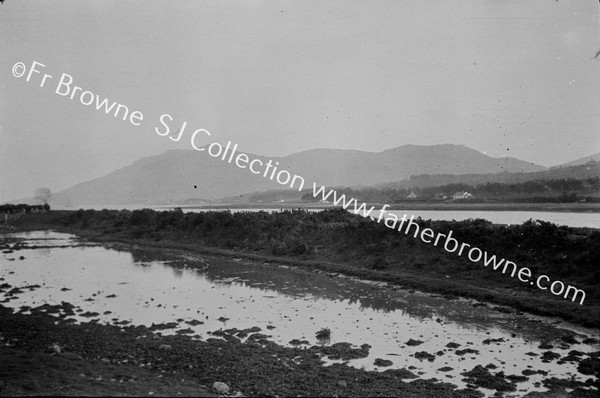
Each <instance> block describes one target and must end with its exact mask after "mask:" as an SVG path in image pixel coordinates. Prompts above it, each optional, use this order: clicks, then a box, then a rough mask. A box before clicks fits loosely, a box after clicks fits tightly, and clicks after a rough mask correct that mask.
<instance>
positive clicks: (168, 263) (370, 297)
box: [0, 231, 600, 394]
mask: <svg viewBox="0 0 600 398" xmlns="http://www.w3.org/2000/svg"><path fill="white" fill-rule="evenodd" d="M0 243H1V246H2V249H1V251H2V255H1V257H0V259H1V260H0V261H1V267H0V278H3V280H2V279H0V285H2V284H4V283H7V284H9V285H11V288H12V287H23V286H32V285H33V286H34V287H32V288H26V289H21V290H22V293H20V294H15V295H11V294H7V291H8V289H5V290H4V292H3V293H2V292H0V301H2V300H7V299H9V300H8V301H5V302H3V305H5V306H9V307H12V308H15V309H16V310H19V309H20V308H21V307H22V306H30V307H36V306H40V305H43V304H52V305H54V304H60V303H61V302H63V301H64V302H68V303H71V304H73V305H74V306H75V307H78V308H79V309H80V310H78V311H79V312H78V313H77V315H76V316H74V317H71V318H75V319H77V320H86V321H88V320H90V319H98V320H99V321H100V322H103V323H115V322H130V323H131V324H141V325H146V326H150V325H152V323H155V324H159V323H168V322H176V323H177V326H178V329H179V330H181V329H189V330H188V332H189V334H190V335H198V336H199V338H202V339H206V338H209V337H215V336H213V335H212V334H211V333H210V332H213V331H217V330H225V329H231V328H237V329H248V328H251V327H253V326H258V327H259V328H260V329H261V331H260V332H259V333H263V334H266V335H269V336H271V337H269V340H272V341H274V342H276V343H279V344H282V345H286V346H290V343H289V342H290V341H292V340H294V339H297V340H301V341H302V340H306V341H308V343H309V345H315V344H335V343H339V342H348V343H351V344H353V345H355V346H356V347H359V346H361V345H362V344H365V343H366V344H369V345H370V346H371V348H370V354H369V356H368V357H366V358H361V359H353V360H350V361H349V362H348V364H349V365H351V366H356V367H359V368H365V369H367V370H377V369H379V370H385V369H390V368H407V369H410V370H411V371H412V372H413V373H415V374H417V375H419V376H420V377H421V378H434V377H435V378H436V379H438V380H442V381H447V382H450V383H453V384H456V385H457V386H459V387H461V388H462V387H465V385H466V383H465V382H463V379H464V376H462V375H461V374H460V373H462V372H464V371H470V370H472V369H473V368H474V367H475V366H476V365H482V366H486V365H488V364H492V365H493V366H496V368H495V369H493V370H492V371H493V372H499V371H504V373H505V374H506V375H522V371H524V370H534V371H537V370H540V371H542V373H544V372H547V376H545V375H542V374H534V375H529V376H528V377H529V380H527V381H524V382H519V383H517V386H518V391H521V392H522V391H546V389H545V388H544V387H543V386H538V387H536V386H535V383H540V382H541V381H542V380H543V379H545V378H548V377H553V376H555V377H558V378H571V377H573V378H574V379H575V380H578V381H583V382H584V381H586V380H587V379H589V378H590V377H592V376H586V375H582V374H580V373H578V371H577V362H565V363H558V362H559V361H560V359H561V358H564V357H567V356H568V353H569V352H570V351H571V350H578V351H582V352H584V353H587V352H594V351H599V350H600V346H599V345H598V344H595V345H594V344H592V345H590V344H582V343H581V342H582V341H583V340H584V339H585V338H590V337H592V338H596V339H600V333H599V332H600V331H599V330H597V329H586V328H583V327H579V326H575V325H570V324H568V323H565V322H560V321H557V320H556V319H551V318H543V317H535V316H531V315H526V314H516V313H515V312H514V311H512V312H511V313H504V312H501V311H497V310H492V309H490V308H492V307H497V306H495V305H489V306H485V305H484V304H482V303H477V302H476V301H474V300H467V299H457V300H448V299H446V298H444V297H439V296H436V295H430V294H423V293H419V292H414V291H407V290H403V289H397V288H394V287H392V286H388V285H386V284H384V283H373V282H368V281H360V280H356V279H353V278H348V277H341V276H339V275H331V274H328V273H323V272H309V271H304V270H300V269H296V268H293V267H287V266H277V265H276V264H269V265H265V264H262V263H258V262H251V261H247V260H243V259H239V258H237V259H236V258H234V259H222V258H216V257H210V256H201V255H190V254H178V253H176V252H171V251H167V252H162V253H161V252H159V251H154V250H147V249H139V248H131V249H128V250H127V251H124V250H123V249H122V247H123V246H120V245H108V246H100V245H93V244H89V243H85V242H82V241H80V240H79V239H78V238H77V237H75V236H73V235H69V234H63V233H55V232H50V231H35V232H30V233H18V234H4V235H0ZM15 245H16V246H15ZM117 248H121V249H120V250H116V249H117ZM11 251H12V252H11ZM36 285H39V287H35V286H36ZM95 313H97V314H98V315H95V316H92V317H83V316H82V314H85V315H94V314H95ZM322 328H328V329H330V331H331V335H330V338H329V340H328V341H326V342H324V341H323V340H319V339H317V338H316V335H315V334H316V333H317V332H318V331H319V330H321V329H322ZM178 329H166V330H161V332H162V333H175V332H176V331H177V330H178ZM573 333H575V339H576V341H577V342H579V344H574V343H573V342H572V341H571V342H570V343H569V344H567V343H566V342H565V341H564V340H562V338H563V337H564V336H567V335H572V334H573ZM410 339H412V340H417V341H421V342H422V343H420V344H418V345H407V344H406V343H407V342H408V341H409V340H410ZM542 342H544V343H549V344H551V345H552V346H553V348H552V349H540V348H539V346H540V344H541V343H542ZM449 343H455V344H454V345H453V344H450V346H454V348H451V347H448V346H447V345H448V344H449ZM456 344H458V345H459V346H456ZM303 346H305V347H306V346H307V345H300V347H303ZM463 350H466V351H463ZM472 350H475V351H472ZM547 351H552V352H554V353H556V354H559V355H560V358H558V359H552V360H551V361H550V362H543V359H542V356H543V354H544V353H545V352H547ZM461 352H464V353H462V354H461ZM583 355H584V356H583V357H584V358H585V357H586V356H585V354H583ZM546 357H547V358H549V354H546ZM376 358H381V359H384V360H388V361H391V362H392V365H391V366H389V367H378V366H376V365H374V361H375V359H376ZM326 362H327V363H334V362H342V361H333V360H327V361H326ZM441 368H443V369H444V370H439V369H441ZM449 368H452V369H451V370H450V369H449ZM592 378H593V377H592ZM482 391H485V390H482ZM485 392H486V394H487V393H492V391H491V390H489V391H485Z"/></svg>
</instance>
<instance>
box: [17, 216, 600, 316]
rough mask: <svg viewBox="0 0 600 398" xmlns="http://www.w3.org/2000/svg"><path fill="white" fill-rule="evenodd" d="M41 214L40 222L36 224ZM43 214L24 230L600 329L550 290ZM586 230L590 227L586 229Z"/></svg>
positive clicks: (599, 306)
mask: <svg viewBox="0 0 600 398" xmlns="http://www.w3.org/2000/svg"><path fill="white" fill-rule="evenodd" d="M36 218H37V220H38V222H35V219H36ZM39 218H40V217H35V216H33V217H28V218H26V219H25V220H24V222H23V220H21V221H22V222H21V223H18V224H17V225H18V227H17V230H16V231H14V232H23V231H28V230H40V229H52V230H55V231H59V232H66V233H72V234H75V235H78V236H81V237H83V238H85V239H88V240H91V241H95V242H103V243H119V244H125V245H136V246H141V247H148V248H152V249H162V250H183V251H189V252H193V253H201V254H209V255H213V256H220V257H224V258H229V259H230V258H234V257H242V258H244V259H248V260H252V261H258V262H261V263H276V264H282V265H288V266H294V267H300V268H303V269H309V270H319V271H322V272H327V273H330V274H332V275H333V274H338V273H339V274H343V275H345V276H350V277H357V278H360V279H365V280H371V281H375V282H387V283H390V284H392V285H395V286H398V287H401V288H404V289H416V290H419V291H422V292H425V293H433V294H439V295H441V296H446V297H448V298H449V299H452V298H455V297H457V296H462V297H466V298H471V299H475V300H478V301H482V302H486V303H490V304H496V305H502V306H508V307H510V308H511V309H512V310H515V311H523V312H528V313H530V314H533V315H541V316H547V317H555V318H560V319H562V320H564V321H567V322H570V323H574V324H578V325H582V326H585V327H596V328H597V327H600V303H594V304H589V303H586V305H583V306H581V305H579V304H577V303H573V302H570V301H567V300H565V299H563V298H561V297H557V296H551V295H548V294H544V292H541V291H530V290H526V289H524V288H523V287H522V286H519V285H516V284H515V286H503V285H492V286H493V287H490V286H489V285H488V286H486V287H482V286H475V285H474V284H472V283H476V282H477V280H476V279H474V280H465V279H459V278H455V277H454V276H449V275H445V276H444V275H439V274H435V273H433V272H427V271H426V270H425V269H423V270H421V271H419V272H415V271H414V270H413V271H411V270H406V269H403V270H401V271H395V272H392V271H391V270H379V269H370V268H361V267H357V266H356V265H355V264H353V263H341V262H336V261H327V260H326V259H323V258H317V259H308V260H306V259H301V258H294V257H293V256H280V255H270V254H266V253H262V252H258V253H257V252H251V251H247V250H240V249H225V248H222V247H214V246H208V245H199V244H197V243H185V242H181V241H179V242H177V241H172V240H168V239H161V240H150V239H134V238H129V237H123V236H117V235H116V234H114V233H110V232H108V233H107V232H106V231H98V230H91V229H81V228H75V227H72V226H61V225H57V224H56V223H48V222H41V223H40V222H39ZM581 230H586V229H581Z"/></svg>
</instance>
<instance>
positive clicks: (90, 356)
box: [0, 286, 600, 397]
mask: <svg viewBox="0 0 600 398" xmlns="http://www.w3.org/2000/svg"><path fill="white" fill-rule="evenodd" d="M4 289H5V290H6V289H8V287H7V286H4ZM12 289H14V288H10V289H9V290H8V291H11V290H12ZM76 310H77V308H75V307H73V306H72V305H70V304H68V303H62V304H60V305H55V306H51V305H43V306H40V307H37V308H25V309H22V310H21V311H20V312H17V313H13V311H12V310H11V309H9V308H6V307H0V358H2V361H0V395H38V394H39V395H145V396H146V395H168V396H173V395H185V396H214V395H218V394H219V392H221V393H223V392H227V394H225V395H229V396H235V395H246V396H403V397H481V396H483V394H482V393H481V392H480V391H478V390H477V389H478V388H480V387H483V388H485V389H488V390H487V391H496V396H506V397H508V396H522V393H521V392H517V391H518V388H519V386H518V384H519V383H520V382H522V381H525V380H527V375H525V374H523V375H505V374H504V372H501V371H500V372H499V371H497V369H495V366H493V365H488V366H481V365H478V366H476V367H475V368H473V369H472V370H470V371H468V372H464V373H463V376H464V377H465V380H466V381H467V383H468V388H466V389H462V390H459V389H456V387H455V386H453V385H452V384H449V383H444V382H441V381H439V380H436V379H430V380H421V379H418V378H417V376H416V375H415V374H413V373H412V372H411V371H410V370H409V369H399V370H391V369H390V370H385V371H382V372H374V371H364V370H360V369H356V368H353V367H350V366H347V365H345V364H335V365H332V366H327V367H325V366H322V365H323V361H322V358H324V357H327V358H329V359H342V360H349V359H352V358H360V357H365V356H367V355H368V353H369V346H368V345H366V344H365V345H363V346H361V347H359V348H353V347H352V346H351V345H350V344H347V343H338V344H334V345H325V346H312V347H308V348H286V347H281V346H279V345H277V344H275V343H272V342H270V341H269V340H268V330H261V329H260V328H258V327H254V328H249V329H247V330H237V329H229V330H224V331H216V332H213V336H214V337H213V338H209V339H207V340H206V341H202V340H199V339H196V338H195V337H194V336H190V335H189V334H187V333H185V329H184V330H183V331H181V330H180V331H178V333H175V334H172V335H164V334H163V333H164V331H165V330H167V329H171V328H173V327H174V326H173V325H169V324H161V325H153V326H152V327H144V326H127V325H101V324H98V323H97V322H95V321H91V322H87V323H82V324H75V323H74V322H72V321H71V320H69V319H68V318H67V317H68V316H69V315H72V314H73V313H74V311H76ZM25 311H26V312H27V314H24V313H23V312H25ZM245 337H248V338H247V339H245V340H241V339H243V338H245ZM451 348H452V347H451ZM425 354H427V353H425ZM456 354H457V355H458V354H459V353H458V352H457V353H456ZM430 355H433V354H430ZM554 359H556V358H550V356H549V360H554ZM377 360H379V359H376V360H375V361H376V362H377ZM563 360H564V359H563ZM568 360H573V361H576V362H578V363H579V371H580V373H582V374H585V375H590V376H591V375H596V376H600V352H597V353H592V354H582V353H578V352H576V351H573V352H572V355H570V358H569V359H568ZM380 362H384V360H380ZM385 365H386V364H385V363H380V366H382V367H385ZM446 370H447V369H446ZM444 371H445V370H444V369H440V379H442V378H443V372H444ZM530 372H534V373H535V372H536V371H535V370H531V371H530ZM215 383H217V384H215ZM219 383H224V384H219ZM543 384H544V386H545V387H546V388H548V389H549V393H552V394H556V395H555V396H572V397H596V396H597V388H598V383H597V382H595V383H594V382H593V381H592V379H591V378H590V379H588V380H587V381H586V382H578V381H573V380H569V379H557V378H550V379H547V380H546V381H544V383H543ZM594 384H595V385H594ZM590 387H592V389H589V388H590ZM567 389H568V390H567ZM566 391H570V394H568V395H567V393H566ZM529 396H531V397H535V396H538V395H537V394H536V393H532V394H529ZM542 396H548V395H542Z"/></svg>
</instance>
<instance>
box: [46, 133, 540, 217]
mask: <svg viewBox="0 0 600 398" xmlns="http://www.w3.org/2000/svg"><path fill="white" fill-rule="evenodd" d="M247 154H248V156H249V157H250V158H256V159H261V160H262V161H263V162H267V161H268V160H269V159H271V160H272V162H273V163H274V162H279V166H278V167H279V169H280V170H282V169H286V170H288V171H289V172H290V173H291V174H296V175H299V176H302V177H303V178H304V179H305V186H304V187H305V188H311V187H312V183H313V182H315V183H317V184H318V185H327V186H360V185H362V186H365V185H374V184H377V183H384V182H389V181H398V180H402V179H405V178H408V177H410V176H411V175H416V174H474V173H516V172H534V171H542V170H545V169H546V168H545V167H543V166H539V165H536V164H533V163H531V162H526V161H522V160H519V159H515V158H508V157H504V158H492V157H490V156H487V155H484V154H482V153H481V152H478V151H476V150H474V149H471V148H468V147H466V146H463V145H453V144H443V145H431V146H418V145H404V146H400V147H397V148H392V149H387V150H385V151H382V152H377V153H375V152H366V151H359V150H341V149H312V150H307V151H302V152H298V153H295V154H292V155H288V156H284V157H265V156H259V155H253V154H250V153H247ZM274 188H285V186H283V185H280V184H278V183H276V182H274V181H271V180H269V179H267V178H265V177H263V176H262V175H255V174H252V173H251V172H250V171H249V170H248V169H240V168H238V167H237V166H236V165H235V164H233V163H227V162H225V161H222V160H220V159H218V158H213V157H211V156H209V155H208V154H207V153H205V152H203V153H201V152H198V151H194V150H170V151H167V152H165V153H163V154H161V155H156V156H149V157H145V158H142V159H140V160H138V161H136V162H134V163H132V164H131V165H129V166H126V167H123V168H121V169H119V170H116V171H114V172H112V173H109V174H107V175H105V176H103V177H100V178H96V179H93V180H90V181H86V182H82V183H79V184H76V185H74V186H73V187H71V188H68V189H65V190H63V191H60V192H57V193H56V194H55V195H54V197H53V199H52V201H51V204H52V205H54V206H57V205H58V206H61V207H62V206H69V207H71V206H72V207H82V206H103V205H159V204H170V203H176V202H181V201H184V200H186V199H190V198H205V199H215V198H221V197H225V196H232V195H240V194H245V193H250V192H256V191H262V190H268V189H274Z"/></svg>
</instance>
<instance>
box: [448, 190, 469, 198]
mask: <svg viewBox="0 0 600 398" xmlns="http://www.w3.org/2000/svg"><path fill="white" fill-rule="evenodd" d="M473 197H474V196H473V195H472V194H470V193H468V192H466V191H459V192H456V193H455V194H454V195H452V199H471V198H473Z"/></svg>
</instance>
